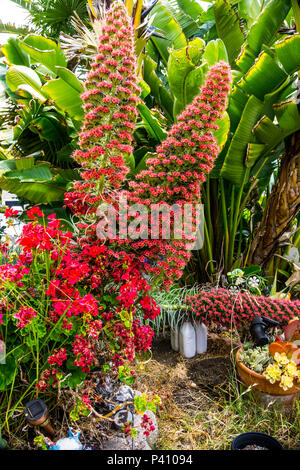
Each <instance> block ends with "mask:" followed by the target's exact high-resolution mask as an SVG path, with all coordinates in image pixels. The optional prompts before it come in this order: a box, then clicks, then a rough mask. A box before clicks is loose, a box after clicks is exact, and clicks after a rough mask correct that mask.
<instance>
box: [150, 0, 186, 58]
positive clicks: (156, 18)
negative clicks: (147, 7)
mask: <svg viewBox="0 0 300 470" xmlns="http://www.w3.org/2000/svg"><path fill="white" fill-rule="evenodd" d="M151 19H152V26H153V27H154V28H156V29H157V31H158V32H159V33H160V34H161V35H163V36H164V37H165V38H166V39H161V38H157V37H152V38H151V41H152V42H153V43H154V45H155V47H156V49H157V50H158V52H159V54H160V56H161V58H162V60H163V62H164V64H165V65H167V62H168V58H169V51H168V49H169V47H172V46H173V47H174V49H180V48H182V47H185V46H186V45H187V40H186V37H185V34H184V32H183V31H182V29H181V27H180V25H179V23H178V22H177V21H176V19H175V18H174V17H173V15H172V13H171V12H170V11H169V10H168V8H167V7H165V6H164V5H163V4H162V3H161V2H158V3H157V4H156V5H155V7H154V8H153V10H152V12H151ZM147 51H148V45H147V47H146V53H147Z"/></svg>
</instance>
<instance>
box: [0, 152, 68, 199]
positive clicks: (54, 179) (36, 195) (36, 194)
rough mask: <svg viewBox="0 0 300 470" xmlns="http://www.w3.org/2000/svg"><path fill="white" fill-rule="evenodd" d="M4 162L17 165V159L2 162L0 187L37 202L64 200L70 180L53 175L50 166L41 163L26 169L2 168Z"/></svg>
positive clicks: (0, 164) (12, 165)
mask: <svg viewBox="0 0 300 470" xmlns="http://www.w3.org/2000/svg"><path fill="white" fill-rule="evenodd" d="M4 164H6V166H7V165H10V166H11V167H16V163H15V161H9V160H7V161H4V162H0V188H1V189H4V190H6V191H9V192H10V193H12V194H16V195H17V196H20V197H23V198H25V199H27V200H28V201H31V202H33V203H35V204H42V203H45V204H46V203H50V202H54V201H62V200H63V198H64V193H65V191H66V185H67V183H68V182H69V181H68V180H66V179H64V178H62V177H61V176H60V175H56V176H53V175H52V173H51V171H50V169H49V167H48V166H46V165H39V166H36V167H32V168H27V169H25V170H17V169H16V170H14V169H10V170H9V171H7V170H5V168H4V169H1V167H2V166H5V165H4Z"/></svg>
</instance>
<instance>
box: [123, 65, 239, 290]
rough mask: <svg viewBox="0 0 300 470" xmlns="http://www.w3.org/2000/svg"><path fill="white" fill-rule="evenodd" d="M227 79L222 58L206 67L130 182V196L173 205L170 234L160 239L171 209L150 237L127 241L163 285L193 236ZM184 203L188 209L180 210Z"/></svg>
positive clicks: (177, 271) (182, 261)
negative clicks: (162, 138) (144, 166)
mask: <svg viewBox="0 0 300 470" xmlns="http://www.w3.org/2000/svg"><path fill="white" fill-rule="evenodd" d="M230 81H231V74H230V68H229V65H228V64H226V63H225V62H220V63H218V64H216V65H214V66H213V67H211V68H210V70H209V72H208V74H207V77H206V80H205V83H204V85H203V87H202V88H201V90H200V94H199V95H198V96H196V97H195V98H194V101H193V102H192V103H191V104H190V105H188V106H187V107H186V109H185V110H184V111H183V112H182V113H181V114H180V115H179V116H178V118H177V121H178V122H177V123H176V124H174V125H173V126H172V128H171V129H170V131H169V132H168V137H167V138H166V140H165V141H163V142H162V143H161V145H159V146H158V147H157V149H156V150H157V155H156V156H155V157H153V158H149V159H148V160H147V167H148V168H147V169H146V170H144V171H142V172H141V173H140V174H139V175H138V177H137V181H132V182H131V183H130V187H131V194H130V195H129V199H130V201H131V202H134V203H142V204H143V203H144V204H147V205H149V204H150V203H151V204H157V206H158V207H163V206H164V204H165V203H167V204H168V205H169V206H172V207H174V208H175V210H174V216H173V219H172V220H171V230H170V234H171V237H170V239H164V226H165V223H168V218H169V213H167V214H164V213H163V212H162V214H161V216H160V219H159V223H158V224H157V227H156V230H157V234H158V236H157V237H155V239H151V236H150V234H149V237H147V239H145V240H138V241H133V242H132V243H131V247H132V249H133V250H134V251H136V252H137V253H138V259H139V261H140V262H141V263H142V265H143V267H144V269H145V271H146V272H148V273H150V274H154V275H155V276H156V277H159V278H160V279H161V280H163V279H164V281H163V284H164V285H165V286H166V287H168V286H169V285H170V284H172V282H173V281H174V280H176V279H178V278H180V277H181V276H182V274H183V269H184V267H185V265H186V263H187V261H188V260H189V258H190V254H191V252H190V250H189V249H188V246H189V245H190V246H191V245H192V243H191V242H193V241H195V239H196V236H195V233H196V229H197V223H199V221H197V207H196V204H197V203H199V202H200V197H201V185H202V183H203V182H204V181H205V180H206V176H207V175H208V174H209V172H210V171H211V169H212V168H213V166H214V162H215V159H216V157H217V156H218V152H219V149H218V145H217V141H216V138H215V137H214V130H217V129H218V125H217V120H218V119H220V118H222V115H223V113H224V111H225V109H226V106H227V97H228V93H229V90H230ZM176 207H177V208H178V209H179V211H178V212H176V210H177V209H176ZM185 207H188V212H189V214H187V213H184V208H185ZM180 214H184V223H183V225H182V227H180V226H179V227H178V226H177V225H176V218H177V217H178V216H179V217H180ZM151 230H152V231H153V226H151ZM152 233H153V232H152Z"/></svg>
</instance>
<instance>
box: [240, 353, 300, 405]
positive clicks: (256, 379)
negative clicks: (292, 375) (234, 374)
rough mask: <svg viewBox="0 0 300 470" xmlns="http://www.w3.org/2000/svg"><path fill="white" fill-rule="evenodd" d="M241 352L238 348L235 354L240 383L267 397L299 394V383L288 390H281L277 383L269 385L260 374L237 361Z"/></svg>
mask: <svg viewBox="0 0 300 470" xmlns="http://www.w3.org/2000/svg"><path fill="white" fill-rule="evenodd" d="M241 350H242V348H240V349H239V350H238V351H237V353H236V365H237V370H238V374H239V376H240V378H241V380H242V382H243V383H244V384H245V385H247V386H248V387H249V386H252V387H253V388H254V389H257V390H259V391H260V392H263V393H267V394H269V395H276V396H285V395H294V394H299V393H300V383H298V384H296V385H294V386H293V387H292V388H289V389H288V390H283V388H282V387H280V386H279V383H278V382H275V383H274V384H271V383H270V382H269V381H268V380H267V379H266V378H265V377H264V375H262V374H258V373H257V372H254V371H253V370H251V369H249V368H248V367H247V366H245V364H243V363H242V362H241V361H239V353H240V351H241Z"/></svg>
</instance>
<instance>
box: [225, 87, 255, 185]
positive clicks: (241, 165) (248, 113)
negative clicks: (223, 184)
mask: <svg viewBox="0 0 300 470" xmlns="http://www.w3.org/2000/svg"><path fill="white" fill-rule="evenodd" d="M263 109H264V103H262V102H261V101H260V100H258V99H257V98H256V97H255V96H250V98H249V99H248V101H247V103H246V106H245V108H244V111H243V113H242V117H241V120H240V122H239V125H238V127H237V129H236V131H235V133H234V135H233V137H232V140H231V143H230V146H229V149H228V151H227V154H226V157H225V160H224V164H223V167H222V170H221V176H222V177H224V178H226V179H228V180H229V181H231V182H232V183H234V184H237V185H240V184H241V182H242V179H243V177H244V174H245V171H246V164H245V163H246V152H247V149H248V145H249V144H250V143H251V141H253V139H254V138H253V134H252V129H253V127H254V125H255V124H256V123H257V121H258V120H259V119H260V118H261V115H262V112H263ZM251 157H252V154H251ZM251 163H252V164H254V161H253V158H251Z"/></svg>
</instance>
